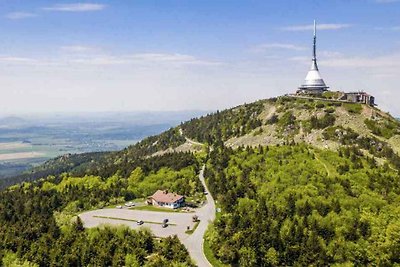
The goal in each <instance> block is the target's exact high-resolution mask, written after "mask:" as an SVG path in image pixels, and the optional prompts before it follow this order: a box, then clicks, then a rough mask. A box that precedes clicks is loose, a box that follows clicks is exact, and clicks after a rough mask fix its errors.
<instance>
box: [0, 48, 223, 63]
mask: <svg viewBox="0 0 400 267" xmlns="http://www.w3.org/2000/svg"><path fill="white" fill-rule="evenodd" d="M61 49H62V50H65V51H68V52H72V53H71V54H67V56H65V55H63V56H62V57H57V58H52V59H39V58H38V59H33V58H26V57H16V56H0V62H2V63H6V64H14V65H36V66H56V65H59V66H61V65H71V64H76V65H78V66H79V65H91V66H106V65H141V66H143V65H156V66H160V65H163V66H164V65H168V66H171V67H182V66H190V65H192V66H219V65H222V64H223V63H221V62H217V61H210V60H203V59H199V58H197V57H194V56H191V55H184V54H167V53H141V54H133V55H121V56H115V55H107V54H96V53H92V52H93V51H96V49H95V48H92V47H85V46H64V47H61Z"/></svg>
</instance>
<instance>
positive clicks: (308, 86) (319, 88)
mask: <svg viewBox="0 0 400 267" xmlns="http://www.w3.org/2000/svg"><path fill="white" fill-rule="evenodd" d="M316 43H317V27H316V23H315V20H314V46H313V58H312V63H311V69H310V70H309V71H308V73H307V76H306V79H305V81H304V83H303V84H302V85H301V86H300V87H299V89H300V90H299V91H300V92H302V93H307V94H320V93H322V92H324V91H326V90H327V89H328V88H329V87H328V86H326V84H325V82H324V80H323V79H322V77H321V74H320V73H319V70H318V65H317V53H316V50H317V47H316Z"/></svg>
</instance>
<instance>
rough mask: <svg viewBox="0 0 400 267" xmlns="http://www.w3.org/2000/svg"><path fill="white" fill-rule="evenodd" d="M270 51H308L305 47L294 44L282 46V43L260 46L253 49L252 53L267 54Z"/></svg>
mask: <svg viewBox="0 0 400 267" xmlns="http://www.w3.org/2000/svg"><path fill="white" fill-rule="evenodd" d="M270 49H284V50H295V51H302V50H306V49H307V48H305V47H304V46H298V45H293V44H282V43H270V44H260V45H257V46H255V47H253V48H251V51H253V52H265V51H266V50H270Z"/></svg>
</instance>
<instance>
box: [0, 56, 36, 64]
mask: <svg viewBox="0 0 400 267" xmlns="http://www.w3.org/2000/svg"><path fill="white" fill-rule="evenodd" d="M0 62H4V63H14V64H32V63H34V62H35V60H34V59H32V58H26V57H14V56H0Z"/></svg>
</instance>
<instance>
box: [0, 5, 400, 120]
mask: <svg viewBox="0 0 400 267" xmlns="http://www.w3.org/2000/svg"><path fill="white" fill-rule="evenodd" d="M314 19H315V20H317V28H318V29H317V32H318V36H317V57H318V63H319V68H320V72H321V75H322V77H323V78H324V80H325V82H326V83H327V85H328V86H330V88H331V90H343V91H359V90H364V91H367V92H369V93H371V94H373V95H374V96H375V97H376V102H377V103H378V105H379V107H380V108H381V109H383V110H385V111H389V112H390V113H391V114H393V115H395V116H400V105H399V99H400V87H399V86H398V83H399V82H400V79H399V77H400V0H342V1H341V0H327V1H313V0H302V1H298V0H291V1H290V0H281V1H265V0H262V1H255V0H246V1H245V0H243V1H242V0H233V1H232V0H187V1H184V0H177V1H172V0H159V1H153V0H129V1H128V0H114V1H101V0H99V1H96V0H93V1H82V2H77V1H54V0H52V1H48V0H24V1H23V0H13V1H9V0H0V24H1V27H0V115H5V114H23V113H53V112H74V113H76V112H99V111H139V110H146V111H152V110H158V111H163V110H216V109H224V108H228V107H232V106H235V105H239V104H242V103H249V102H252V101H255V100H258V99H264V98H269V97H274V96H278V95H282V94H286V93H293V92H295V91H296V89H297V87H298V86H299V85H300V84H301V83H302V82H303V80H304V78H305V75H306V74H307V71H308V69H309V67H310V65H311V54H312V24H313V20H314Z"/></svg>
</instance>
